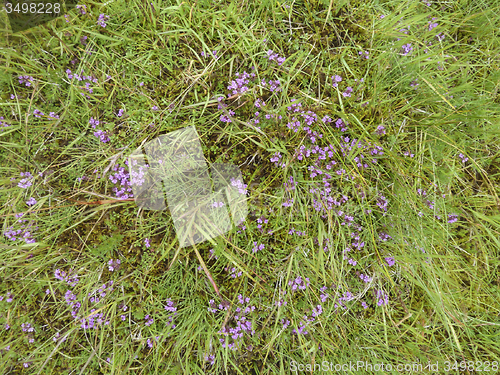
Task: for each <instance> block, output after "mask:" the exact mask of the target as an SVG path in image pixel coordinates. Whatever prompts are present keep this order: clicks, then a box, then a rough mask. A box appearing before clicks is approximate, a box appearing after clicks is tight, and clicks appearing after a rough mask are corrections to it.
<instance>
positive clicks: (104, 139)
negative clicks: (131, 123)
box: [94, 130, 110, 143]
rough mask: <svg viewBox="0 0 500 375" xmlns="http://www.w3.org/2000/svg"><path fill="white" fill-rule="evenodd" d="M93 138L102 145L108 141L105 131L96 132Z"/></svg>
mask: <svg viewBox="0 0 500 375" xmlns="http://www.w3.org/2000/svg"><path fill="white" fill-rule="evenodd" d="M94 136H96V137H98V138H99V139H100V140H101V142H102V143H107V142H109V141H110V138H109V136H108V132H107V131H103V130H98V131H96V132H94Z"/></svg>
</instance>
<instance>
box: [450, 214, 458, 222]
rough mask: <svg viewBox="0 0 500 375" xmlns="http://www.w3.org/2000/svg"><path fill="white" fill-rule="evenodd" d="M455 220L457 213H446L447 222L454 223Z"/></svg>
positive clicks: (456, 219)
mask: <svg viewBox="0 0 500 375" xmlns="http://www.w3.org/2000/svg"><path fill="white" fill-rule="evenodd" d="M456 221H458V215H456V214H449V215H448V223H450V224H451V223H455V222H456Z"/></svg>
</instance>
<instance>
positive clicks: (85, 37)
mask: <svg viewBox="0 0 500 375" xmlns="http://www.w3.org/2000/svg"><path fill="white" fill-rule="evenodd" d="M80 43H82V44H83V45H84V46H86V45H87V36H86V35H84V36H82V37H81V38H80Z"/></svg>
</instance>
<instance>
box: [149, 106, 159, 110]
mask: <svg viewBox="0 0 500 375" xmlns="http://www.w3.org/2000/svg"><path fill="white" fill-rule="evenodd" d="M159 109H160V108H158V106H156V105H154V106H152V107H151V110H153V111H158V110H159Z"/></svg>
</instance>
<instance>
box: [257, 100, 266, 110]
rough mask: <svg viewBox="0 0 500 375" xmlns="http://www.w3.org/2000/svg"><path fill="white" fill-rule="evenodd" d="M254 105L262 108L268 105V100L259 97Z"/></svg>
mask: <svg viewBox="0 0 500 375" xmlns="http://www.w3.org/2000/svg"><path fill="white" fill-rule="evenodd" d="M254 105H255V106H256V107H257V108H262V107H264V106H265V105H266V102H264V101H263V100H262V99H261V98H258V99H257V100H256V101H255V103H254Z"/></svg>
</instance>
